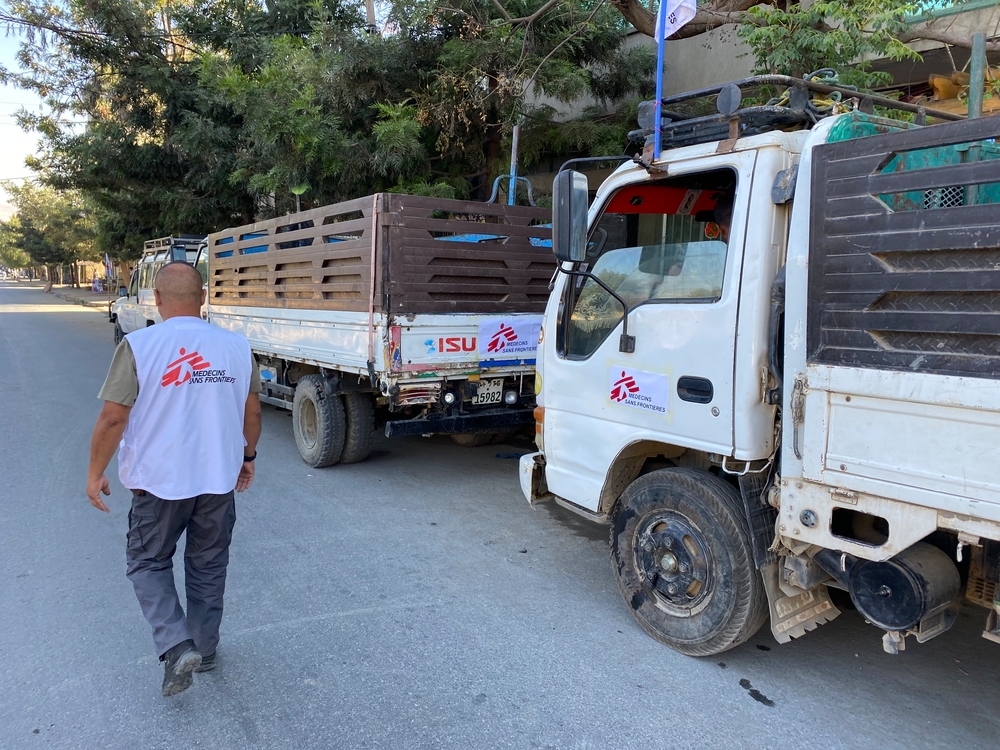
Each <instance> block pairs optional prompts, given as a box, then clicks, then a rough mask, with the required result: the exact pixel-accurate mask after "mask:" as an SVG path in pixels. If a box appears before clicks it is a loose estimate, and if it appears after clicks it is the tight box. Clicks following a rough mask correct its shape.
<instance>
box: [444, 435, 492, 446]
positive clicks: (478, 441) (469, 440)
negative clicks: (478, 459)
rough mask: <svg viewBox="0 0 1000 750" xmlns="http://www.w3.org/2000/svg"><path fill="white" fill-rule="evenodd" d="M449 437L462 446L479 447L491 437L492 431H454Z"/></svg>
mask: <svg viewBox="0 0 1000 750" xmlns="http://www.w3.org/2000/svg"><path fill="white" fill-rule="evenodd" d="M451 439H452V440H454V441H455V444H456V445H461V446H462V447H463V448H479V447H480V446H483V445H486V444H487V443H488V442H490V441H491V440H492V439H493V433H492V432H456V433H453V434H452V436H451Z"/></svg>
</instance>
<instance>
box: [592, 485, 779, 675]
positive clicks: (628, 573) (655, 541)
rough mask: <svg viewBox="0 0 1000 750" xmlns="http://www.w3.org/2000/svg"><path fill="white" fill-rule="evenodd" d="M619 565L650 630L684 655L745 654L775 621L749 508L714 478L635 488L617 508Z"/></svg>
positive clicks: (624, 586) (622, 586)
mask: <svg viewBox="0 0 1000 750" xmlns="http://www.w3.org/2000/svg"><path fill="white" fill-rule="evenodd" d="M611 561H612V564H613V565H614V568H615V577H616V578H617V580H618V588H619V590H620V591H621V593H622V596H623V597H624V598H625V602H626V603H627V604H628V605H629V608H630V609H631V610H632V614H633V616H634V617H635V619H636V621H637V622H638V623H639V625H640V626H641V627H642V629H643V630H645V631H646V632H647V633H648V634H649V635H651V636H652V637H653V638H655V639H656V640H658V641H659V642H660V643H663V644H664V645H666V646H669V647H670V648H672V649H674V650H675V651H679V652H681V653H682V654H687V655H688V656H711V655H712V654H717V653H719V652H721V651H725V650H727V649H730V648H733V647H734V646H738V645H739V644H741V643H743V642H744V641H746V640H747V639H748V638H750V637H751V636H752V635H753V634H754V633H756V632H757V631H758V630H759V629H760V627H761V625H763V624H764V621H765V619H766V617H767V600H766V596H765V593H764V585H763V581H762V580H761V577H760V574H759V573H758V572H757V570H756V568H755V567H754V562H753V550H752V547H751V543H750V530H749V526H748V524H747V520H746V517H745V514H744V512H743V503H742V500H741V499H740V496H739V495H738V494H737V492H736V491H735V490H734V489H733V488H732V487H730V486H729V485H728V484H726V483H725V482H724V481H722V480H721V479H719V478H718V477H716V476H714V475H712V474H709V473H708V472H705V471H698V470H695V469H688V468H669V469H660V470H659V471H653V472H650V473H649V474H646V475H644V476H641V477H639V478H638V479H636V480H635V481H634V482H632V484H630V485H629V486H628V487H627V488H626V489H625V492H623V493H622V496H621V497H620V498H619V500H618V504H617V506H616V508H615V514H614V523H613V525H612V528H611Z"/></svg>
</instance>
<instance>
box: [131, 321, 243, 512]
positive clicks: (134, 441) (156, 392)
mask: <svg viewBox="0 0 1000 750" xmlns="http://www.w3.org/2000/svg"><path fill="white" fill-rule="evenodd" d="M125 338H126V339H127V340H128V343H129V345H130V346H131V347H132V354H133V355H135V369H136V374H137V375H138V376H139V395H138V397H137V398H136V400H135V404H134V405H133V406H132V411H131V413H130V414H129V420H128V426H127V427H126V428H125V434H124V435H123V436H122V442H121V446H120V448H119V450H118V476H119V478H120V479H121V482H122V484H123V485H125V487H127V488H128V489H133V490H146V491H147V492H150V493H152V494H153V495H155V496H156V497H159V498H162V499H164V500H182V499H184V498H188V497H194V496H195V495H203V494H214V495H222V494H225V493H227V492H230V491H231V490H233V489H234V488H235V487H236V478H237V477H238V476H239V473H240V469H241V468H242V466H243V449H244V447H245V446H246V440H244V438H243V411H244V407H245V405H246V400H247V394H248V393H249V391H250V368H251V364H250V363H251V359H250V344H248V343H247V340H246V339H245V338H243V336H240V335H239V334H236V333H230V332H229V331H223V330H222V329H220V328H216V327H215V326H213V325H209V324H208V323H206V322H205V321H203V320H201V319H200V318H192V317H180V318H168V319H167V320H165V321H163V322H162V323H158V324H157V325H154V326H150V327H149V328H143V329H140V330H138V331H135V332H133V333H130V334H128V335H127V336H126V337H125Z"/></svg>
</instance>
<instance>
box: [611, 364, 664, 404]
mask: <svg viewBox="0 0 1000 750" xmlns="http://www.w3.org/2000/svg"><path fill="white" fill-rule="evenodd" d="M669 393H670V378H669V376H667V375H664V374H662V373H657V372H648V371H646V370H636V369H633V368H631V367H619V366H613V367H611V369H610V371H609V378H608V398H609V399H611V403H612V404H614V405H617V406H631V407H632V408H633V409H642V410H643V411H649V412H653V413H656V414H666V413H667V409H668V407H669V401H668V399H669Z"/></svg>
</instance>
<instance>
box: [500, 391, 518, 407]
mask: <svg viewBox="0 0 1000 750" xmlns="http://www.w3.org/2000/svg"><path fill="white" fill-rule="evenodd" d="M503 402H504V403H505V404H507V406H513V405H514V404H516V403H517V391H507V392H506V393H505V394H503Z"/></svg>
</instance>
